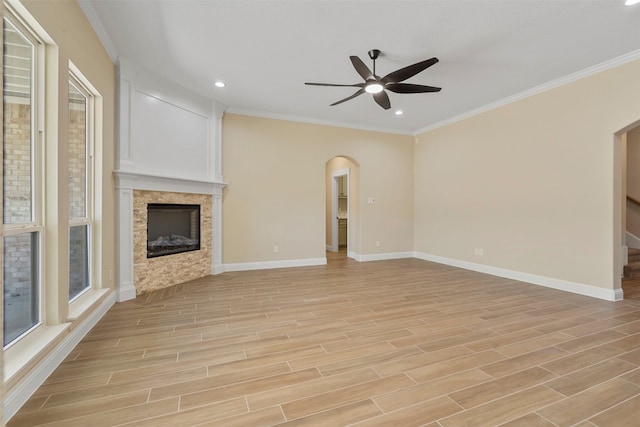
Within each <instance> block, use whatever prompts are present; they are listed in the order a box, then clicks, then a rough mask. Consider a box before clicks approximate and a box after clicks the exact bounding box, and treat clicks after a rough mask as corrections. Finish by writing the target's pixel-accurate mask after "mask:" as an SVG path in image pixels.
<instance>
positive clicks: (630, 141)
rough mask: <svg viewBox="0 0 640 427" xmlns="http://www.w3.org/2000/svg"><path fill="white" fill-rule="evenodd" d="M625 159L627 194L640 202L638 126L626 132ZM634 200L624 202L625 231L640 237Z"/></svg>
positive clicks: (637, 206) (638, 212)
mask: <svg viewBox="0 0 640 427" xmlns="http://www.w3.org/2000/svg"><path fill="white" fill-rule="evenodd" d="M626 160H627V168H626V172H627V174H626V176H627V182H626V183H627V187H626V188H627V195H629V197H631V198H633V199H634V200H635V201H636V202H640V127H637V128H635V129H632V130H631V131H629V132H627V156H626ZM636 202H633V201H628V202H627V203H626V207H627V211H626V224H627V231H628V232H630V233H631V234H633V235H634V236H636V237H639V238H640V204H639V203H636ZM627 243H629V242H627ZM630 246H633V247H636V246H637V245H630Z"/></svg>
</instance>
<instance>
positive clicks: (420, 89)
mask: <svg viewBox="0 0 640 427" xmlns="http://www.w3.org/2000/svg"><path fill="white" fill-rule="evenodd" d="M384 88H385V89H388V90H390V91H391V92H395V93H425V92H440V91H441V90H442V88H441V87H434V86H423V85H414V84H410V83H387V84H386V85H385V87H384Z"/></svg>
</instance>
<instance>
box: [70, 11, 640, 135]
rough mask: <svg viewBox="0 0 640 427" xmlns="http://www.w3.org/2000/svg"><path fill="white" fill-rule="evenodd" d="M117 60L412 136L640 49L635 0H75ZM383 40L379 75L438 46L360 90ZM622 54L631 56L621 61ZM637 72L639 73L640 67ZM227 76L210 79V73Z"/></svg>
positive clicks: (230, 96) (267, 111)
mask: <svg viewBox="0 0 640 427" xmlns="http://www.w3.org/2000/svg"><path fill="white" fill-rule="evenodd" d="M80 3H81V5H82V7H83V9H84V11H85V13H86V14H87V16H88V17H89V19H90V21H91V22H92V23H93V25H94V28H96V31H97V32H98V34H99V36H100V37H101V39H102V40H103V43H104V44H105V47H106V48H107V50H108V51H109V53H110V55H111V56H112V59H114V61H116V58H117V57H119V56H120V57H124V58H127V59H129V60H131V61H133V62H135V63H137V64H138V65H141V66H143V67H145V68H147V69H148V70H150V71H152V72H154V73H156V74H158V75H160V76H162V77H164V78H166V79H168V80H171V81H174V82H176V83H178V84H180V85H182V86H184V87H186V88H188V89H191V90H192V91H195V92H197V93H199V94H201V95H204V96H206V97H207V98H211V99H215V100H216V101H218V102H220V103H222V104H224V105H227V106H228V107H229V109H228V111H233V112H241V113H247V114H255V115H261V116H267V117H276V118H284V119H293V120H302V121H311V122H317V123H327V124H337V125H344V126H350V127H356V128H366V129H376V130H386V131H390V132H396V133H403V134H414V133H416V132H418V131H420V130H424V129H427V128H429V127H432V126H435V125H438V124H439V123H442V122H446V121H449V120H451V119H453V118H456V117H459V116H461V115H466V114H468V113H470V112H473V111H476V110H478V109H482V108H486V106H487V105H494V104H495V103H500V102H502V101H504V100H505V99H511V98H512V97H514V96H518V94H521V93H522V92H525V91H530V90H531V89H533V88H536V87H538V86H540V85H545V84H547V83H549V82H553V81H556V80H558V79H562V78H565V77H566V76H569V75H571V74H574V73H578V72H581V71H583V70H585V69H589V68H590V67H594V66H600V65H602V64H604V63H607V62H609V61H612V60H613V61H618V62H620V61H624V60H627V59H634V58H640V4H637V5H635V6H624V0H425V1H402V0H387V1H366V0H341V1H336V0H334V1H330V0H295V1H294V0H288V1H285V0H282V1H275V0H256V1H247V0H226V1H223V0H145V1H142V0H80ZM371 49H380V50H381V51H382V55H381V57H380V58H379V59H378V61H377V63H376V71H377V74H379V75H382V76H384V75H385V74H387V73H389V72H391V71H394V70H396V69H398V68H401V67H404V66H407V65H410V64H413V63H415V62H419V61H421V60H424V59H428V58H431V57H433V56H435V57H437V58H439V59H440V62H439V63H437V64H436V65H434V66H432V67H431V68H428V69H427V70H425V71H424V72H422V73H420V74H418V75H417V76H415V77H413V78H411V79H409V80H407V83H418V84H426V85H432V86H439V87H442V91H441V92H439V93H425V94H395V93H390V92H389V97H390V99H391V106H392V108H391V109H390V110H387V111H385V110H383V109H382V108H380V107H379V106H378V105H377V104H376V103H375V102H374V100H373V99H372V97H371V95H369V94H363V95H361V96H359V97H357V98H355V99H353V100H350V101H348V102H345V103H343V104H340V105H337V106H334V107H330V106H329V104H331V103H332V102H335V101H337V100H339V99H342V98H345V97H347V96H349V95H351V94H352V93H354V92H355V90H356V88H345V87H313V86H306V85H304V82H307V81H311V82H329V83H346V84H352V83H360V82H362V79H361V77H360V76H359V75H358V74H357V73H356V72H355V70H354V69H353V66H352V65H351V62H350V60H349V56H350V55H357V56H359V57H360V58H361V59H362V60H363V61H364V62H365V63H366V64H367V65H368V66H371V61H370V59H369V58H368V56H367V52H368V51H369V50H371ZM620 57H622V58H620ZM639 78H640V76H639ZM217 79H219V80H223V81H225V82H226V83H227V87H226V88H224V89H217V88H214V87H213V82H214V81H215V80H217ZM396 109H401V110H403V111H404V115H402V116H396V115H394V111H395V110H396Z"/></svg>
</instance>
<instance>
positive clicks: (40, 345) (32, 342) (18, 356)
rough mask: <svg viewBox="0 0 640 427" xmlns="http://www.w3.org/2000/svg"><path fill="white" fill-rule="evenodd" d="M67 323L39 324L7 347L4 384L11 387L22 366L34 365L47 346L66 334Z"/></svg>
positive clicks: (4, 356)
mask: <svg viewBox="0 0 640 427" xmlns="http://www.w3.org/2000/svg"><path fill="white" fill-rule="evenodd" d="M69 325H70V324H69V323H62V324H60V325H56V326H39V327H38V328H36V329H34V330H33V331H31V332H30V333H29V334H28V335H26V336H25V337H23V338H22V339H21V340H20V341H18V342H16V343H15V344H13V345H12V346H11V347H9V348H8V349H7V350H6V351H5V352H4V355H3V359H4V360H3V361H4V384H5V385H6V386H8V388H10V387H11V385H12V384H14V382H15V381H16V380H18V381H19V378H18V377H20V375H17V374H18V373H19V372H21V371H23V369H24V368H26V367H28V366H30V365H35V364H36V363H37V362H38V361H39V360H40V359H41V358H42V357H43V356H44V355H45V354H46V350H47V347H49V346H53V345H55V343H57V342H59V341H60V340H62V339H63V338H64V336H65V335H66V334H65V333H66V331H67V330H68V329H69Z"/></svg>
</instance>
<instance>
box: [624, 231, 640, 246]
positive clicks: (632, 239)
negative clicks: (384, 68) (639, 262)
mask: <svg viewBox="0 0 640 427" xmlns="http://www.w3.org/2000/svg"><path fill="white" fill-rule="evenodd" d="M627 246H628V247H630V248H636V249H638V248H640V237H638V236H635V235H633V234H631V233H629V232H628V231H627Z"/></svg>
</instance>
